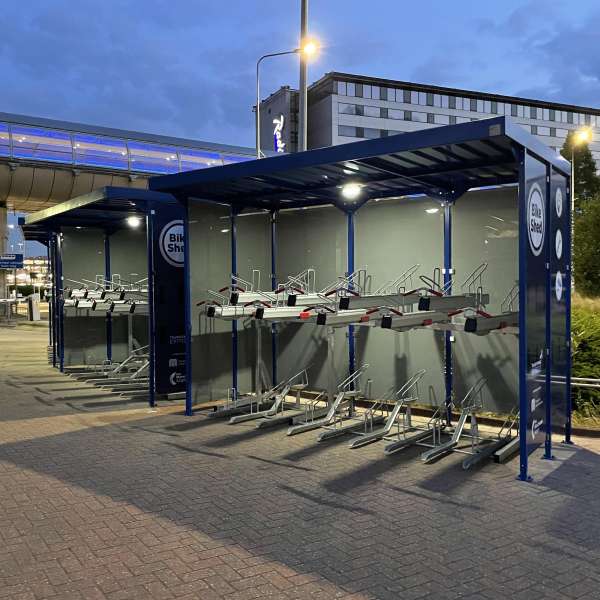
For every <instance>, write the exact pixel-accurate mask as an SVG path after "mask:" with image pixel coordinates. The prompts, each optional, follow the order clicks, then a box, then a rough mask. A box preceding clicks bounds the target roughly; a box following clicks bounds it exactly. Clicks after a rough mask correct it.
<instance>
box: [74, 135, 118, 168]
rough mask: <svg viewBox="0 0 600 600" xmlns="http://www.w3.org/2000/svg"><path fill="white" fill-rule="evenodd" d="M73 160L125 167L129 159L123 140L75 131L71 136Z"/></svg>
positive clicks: (84, 163) (85, 163) (79, 162)
mask: <svg viewBox="0 0 600 600" xmlns="http://www.w3.org/2000/svg"><path fill="white" fill-rule="evenodd" d="M73 149H74V154H75V162H76V163H77V164H79V165H91V166H94V167H110V168H113V169H127V168H128V167H129V159H128V156H127V145H126V144H125V142H124V140H118V139H115V138H108V137H103V136H98V135H86V134H83V133H76V134H75V135H74V136H73Z"/></svg>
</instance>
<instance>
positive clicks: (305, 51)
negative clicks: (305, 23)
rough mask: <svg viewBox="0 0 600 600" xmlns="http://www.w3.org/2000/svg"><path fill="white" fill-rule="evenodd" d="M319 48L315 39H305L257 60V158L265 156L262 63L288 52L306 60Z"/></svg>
mask: <svg viewBox="0 0 600 600" xmlns="http://www.w3.org/2000/svg"><path fill="white" fill-rule="evenodd" d="M318 49H319V47H318V45H317V43H316V42H315V41H314V40H309V39H307V40H303V42H302V45H301V46H300V47H299V48H294V50H285V51H283V52H271V53H269V54H263V55H262V56H261V57H260V58H259V59H258V61H257V62H256V119H255V120H256V158H263V156H264V154H263V153H262V150H261V149H260V65H261V63H262V61H263V60H265V58H272V57H273V56H286V55H288V54H299V55H301V56H303V58H304V60H306V59H308V58H310V57H311V56H313V55H314V54H315V53H316V52H317V50H318Z"/></svg>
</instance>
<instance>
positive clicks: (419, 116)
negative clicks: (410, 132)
mask: <svg viewBox="0 0 600 600" xmlns="http://www.w3.org/2000/svg"><path fill="white" fill-rule="evenodd" d="M412 120H413V121H418V122H419V123H427V113H421V112H413V114H412Z"/></svg>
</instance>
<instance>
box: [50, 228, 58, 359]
mask: <svg viewBox="0 0 600 600" xmlns="http://www.w3.org/2000/svg"><path fill="white" fill-rule="evenodd" d="M49 248H50V269H51V272H52V298H51V300H50V318H51V323H52V325H51V329H52V366H53V367H54V368H56V363H57V361H58V347H57V343H58V340H57V324H56V293H57V285H56V234H55V233H51V234H50V246H49Z"/></svg>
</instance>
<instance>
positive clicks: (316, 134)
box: [261, 73, 600, 168]
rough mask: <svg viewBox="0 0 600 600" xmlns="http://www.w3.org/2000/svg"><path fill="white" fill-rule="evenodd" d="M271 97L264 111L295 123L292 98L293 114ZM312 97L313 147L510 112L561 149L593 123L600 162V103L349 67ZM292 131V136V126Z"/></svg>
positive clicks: (592, 146)
mask: <svg viewBox="0 0 600 600" xmlns="http://www.w3.org/2000/svg"><path fill="white" fill-rule="evenodd" d="M286 89H287V90H288V92H287V96H288V97H290V98H293V96H294V95H293V94H292V93H290V91H289V88H286ZM296 96H297V93H296ZM272 98H279V99H281V96H279V95H278V94H277V93H275V94H273V95H272V96H271V97H270V98H268V99H266V100H265V101H263V102H262V103H261V111H264V113H266V112H268V111H269V109H270V110H271V113H269V114H273V111H274V110H275V111H276V112H277V113H281V114H283V115H284V119H285V120H286V121H287V122H288V123H289V124H290V128H292V127H293V124H294V118H293V110H294V108H293V107H294V103H293V102H290V103H289V109H288V110H289V112H290V113H291V114H286V113H285V110H286V107H284V106H282V103H281V102H279V103H278V105H277V107H276V109H275V106H274V104H273V102H272V100H271V99H272ZM308 98H309V108H308V111H309V116H308V146H309V148H318V147H323V146H331V145H336V144H344V143H347V142H353V141H356V140H359V139H368V138H377V137H384V136H388V135H395V134H399V133H407V132H410V131H416V130H419V129H427V128H431V127H440V126H443V125H452V124H456V123H466V122H469V121H476V120H478V119H485V118H490V117H494V116H498V115H508V116H510V117H512V118H513V119H514V120H515V121H516V122H517V123H519V124H520V125H521V126H522V127H523V128H524V129H526V130H527V131H529V132H530V133H532V134H533V135H535V136H537V137H538V138H539V139H540V140H541V141H543V142H544V143H545V144H546V145H548V146H550V147H551V148H553V149H554V150H556V151H557V152H558V151H560V149H561V148H562V146H563V144H564V141H565V138H566V137H567V134H568V132H569V130H574V129H578V128H581V127H590V128H591V129H592V138H593V141H592V142H591V144H590V150H591V151H592V155H593V157H594V159H595V161H596V164H597V166H598V167H599V168H600V109H596V108H589V107H582V106H574V105H569V104H558V103H553V102H546V101H542V100H534V99H527V98H519V97H513V96H503V95H499V94H488V93H483V92H475V91H471V90H461V89H455V88H447V87H440V86H434V85H424V84H416V83H410V82H405V81H395V80H391V79H380V78H375V77H365V76H361V75H351V74H347V73H328V74H326V75H325V76H323V77H322V78H321V79H319V80H318V81H316V82H315V83H314V84H313V85H311V87H310V88H309V94H308ZM264 113H263V114H264ZM296 122H297V120H296ZM288 135H290V137H294V131H293V130H292V131H290V132H289V134H288ZM264 142H265V144H264V145H263V148H264V149H266V150H273V146H272V140H269V139H264ZM269 142H271V143H270V144H269Z"/></svg>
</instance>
